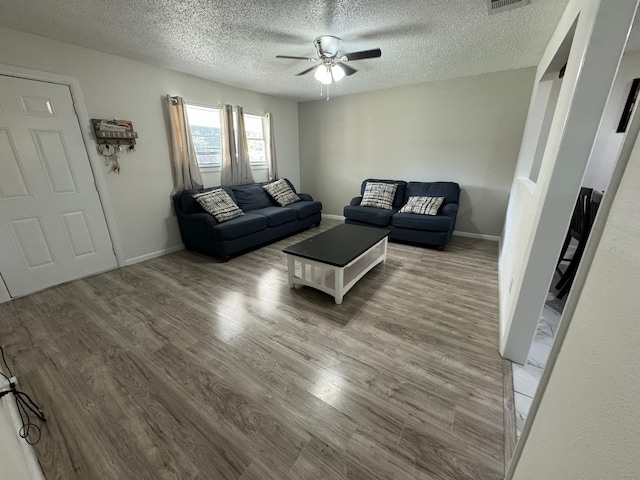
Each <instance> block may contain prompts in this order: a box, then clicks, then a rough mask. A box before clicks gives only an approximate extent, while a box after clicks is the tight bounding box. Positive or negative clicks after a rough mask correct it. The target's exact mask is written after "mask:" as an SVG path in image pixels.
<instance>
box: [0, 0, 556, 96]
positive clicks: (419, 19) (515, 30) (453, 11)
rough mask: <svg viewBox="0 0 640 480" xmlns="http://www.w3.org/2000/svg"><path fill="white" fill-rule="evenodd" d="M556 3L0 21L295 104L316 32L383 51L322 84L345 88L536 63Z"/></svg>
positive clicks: (161, 1)
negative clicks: (490, 9) (494, 10)
mask: <svg viewBox="0 0 640 480" xmlns="http://www.w3.org/2000/svg"><path fill="white" fill-rule="evenodd" d="M566 4H567V0H531V2H530V4H529V5H526V6H524V7H522V8H517V9H514V10H510V11H507V12H503V13H499V14H495V15H489V14H488V13H487V1H486V0H397V1H395V2H391V1H389V0H384V1H382V0H324V1H309V0H276V1H269V2H266V1H247V0H245V1H237V0H217V1H213V0H136V1H132V0H108V1H107V0H2V1H1V2H0V25H3V26H6V27H10V28H14V29H17V30H22V31H25V32H31V33H35V34H38V35H42V36H45V37H49V38H54V39H57V40H61V41H64V42H67V43H71V44H75V45H80V46H83V47H87V48H90V49H94V50H99V51H102V52H108V53H112V54H115V55H119V56H123V57H127V58H130V59H134V60H139V61H142V62H146V63H150V64H153V65H159V66H162V67H166V68H169V69H173V70H178V71H181V72H186V73H190V74H193V75H197V76H200V77H204V78H208V79H211V80H215V81H218V82H222V83H226V84H230V85H234V86H238V87H241V88H246V89H249V90H254V91H257V92H263V93H268V94H272V95H277V96H279V97H284V98H289V99H293V100H297V101H304V100H314V99H317V98H319V90H320V84H319V83H318V82H317V81H316V80H315V79H314V78H313V74H309V75H306V76H302V77H296V76H295V74H296V73H298V72H300V71H302V70H304V69H305V68H308V67H309V66H311V65H312V64H311V62H309V61H304V60H288V59H287V60H285V59H275V58H274V57H275V56H276V55H277V54H282V55H296V56H315V48H314V46H313V40H314V39H315V38H316V37H318V36H320V35H325V34H327V35H336V36H338V37H340V38H342V39H343V44H342V47H343V48H342V52H353V51H357V50H366V49H372V48H377V47H379V48H381V49H382V58H379V59H369V60H360V61H356V62H352V63H350V65H351V66H353V67H355V68H357V69H358V70H359V72H358V73H356V74H355V75H353V76H350V77H346V78H344V79H343V80H341V81H340V82H338V83H337V84H334V85H332V87H331V95H332V96H339V95H347V94H352V93H357V92H364V91H369V90H379V89H385V88H391V87H396V86H400V85H410V84H416V83H422V82H428V81H434V80H442V79H447V78H456V77H464V76H470V75H477V74H481V73H486V72H496V71H501V70H510V69H515V68H521V67H528V66H532V65H536V64H537V63H538V61H539V60H540V58H541V56H542V53H543V51H544V48H545V47H546V45H547V42H548V41H549V38H550V37H551V35H552V33H553V31H554V29H555V27H556V25H557V24H558V21H559V19H560V17H561V15H562V12H563V11H564V8H565V6H566Z"/></svg>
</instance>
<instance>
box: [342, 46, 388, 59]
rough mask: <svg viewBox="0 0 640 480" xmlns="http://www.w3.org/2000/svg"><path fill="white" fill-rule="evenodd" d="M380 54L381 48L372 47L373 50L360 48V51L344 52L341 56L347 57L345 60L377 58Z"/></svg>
mask: <svg viewBox="0 0 640 480" xmlns="http://www.w3.org/2000/svg"><path fill="white" fill-rule="evenodd" d="M381 56H382V50H380V49H379V48H374V49H373V50H362V51H361V52H353V53H345V54H344V55H343V57H347V61H349V62H352V61H354V60H364V59H366V58H378V57H381Z"/></svg>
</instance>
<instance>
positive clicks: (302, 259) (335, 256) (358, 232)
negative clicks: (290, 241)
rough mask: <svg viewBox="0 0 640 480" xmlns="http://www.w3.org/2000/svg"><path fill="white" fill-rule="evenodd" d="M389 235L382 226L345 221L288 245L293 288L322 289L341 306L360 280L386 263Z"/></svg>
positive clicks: (290, 279)
mask: <svg viewBox="0 0 640 480" xmlns="http://www.w3.org/2000/svg"><path fill="white" fill-rule="evenodd" d="M388 235H389V231H388V230H385V229H382V228H372V227H363V226H360V225H349V224H343V225H338V226H337V227H334V228H332V229H330V230H327V231H326V232H322V233H320V234H318V235H316V236H314V237H311V238H309V239H307V240H303V241H302V242H299V243H296V244H295V245H291V246H290V247H287V248H285V249H284V250H283V252H284V253H286V254H287V268H288V271H289V287H291V288H293V287H295V286H296V285H305V286H307V287H312V288H315V289H318V290H321V291H323V292H325V293H328V294H329V295H332V296H333V297H334V298H335V301H336V303H337V304H338V305H340V304H341V303H342V299H343V298H344V295H345V294H346V293H347V292H348V291H349V290H350V289H351V288H352V287H353V286H354V285H355V284H356V283H357V282H358V280H360V279H361V278H362V277H363V276H364V275H365V274H366V273H367V272H369V271H370V270H371V269H372V268H373V267H375V266H376V265H378V264H379V263H384V262H385V260H386V258H387V237H388Z"/></svg>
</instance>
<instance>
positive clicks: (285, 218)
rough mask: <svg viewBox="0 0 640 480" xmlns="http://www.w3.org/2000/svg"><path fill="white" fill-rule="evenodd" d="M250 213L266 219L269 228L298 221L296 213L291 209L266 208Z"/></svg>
mask: <svg viewBox="0 0 640 480" xmlns="http://www.w3.org/2000/svg"><path fill="white" fill-rule="evenodd" d="M251 213H252V214H254V215H264V216H265V217H267V223H268V225H269V226H270V227H277V226H278V225H282V224H283V223H287V222H292V221H294V220H297V219H298V215H297V213H296V211H295V210H293V209H291V208H282V207H267V208H259V209H258V210H252V211H251Z"/></svg>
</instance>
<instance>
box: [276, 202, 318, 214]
mask: <svg viewBox="0 0 640 480" xmlns="http://www.w3.org/2000/svg"><path fill="white" fill-rule="evenodd" d="M279 208H282V209H291V210H293V211H295V212H296V215H297V216H298V218H299V219H303V218H307V217H310V216H311V215H314V214H316V213H319V212H321V211H322V203H320V202H317V201H315V200H312V201H306V200H302V201H300V202H296V203H292V204H291V205H287V206H286V207H279Z"/></svg>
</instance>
